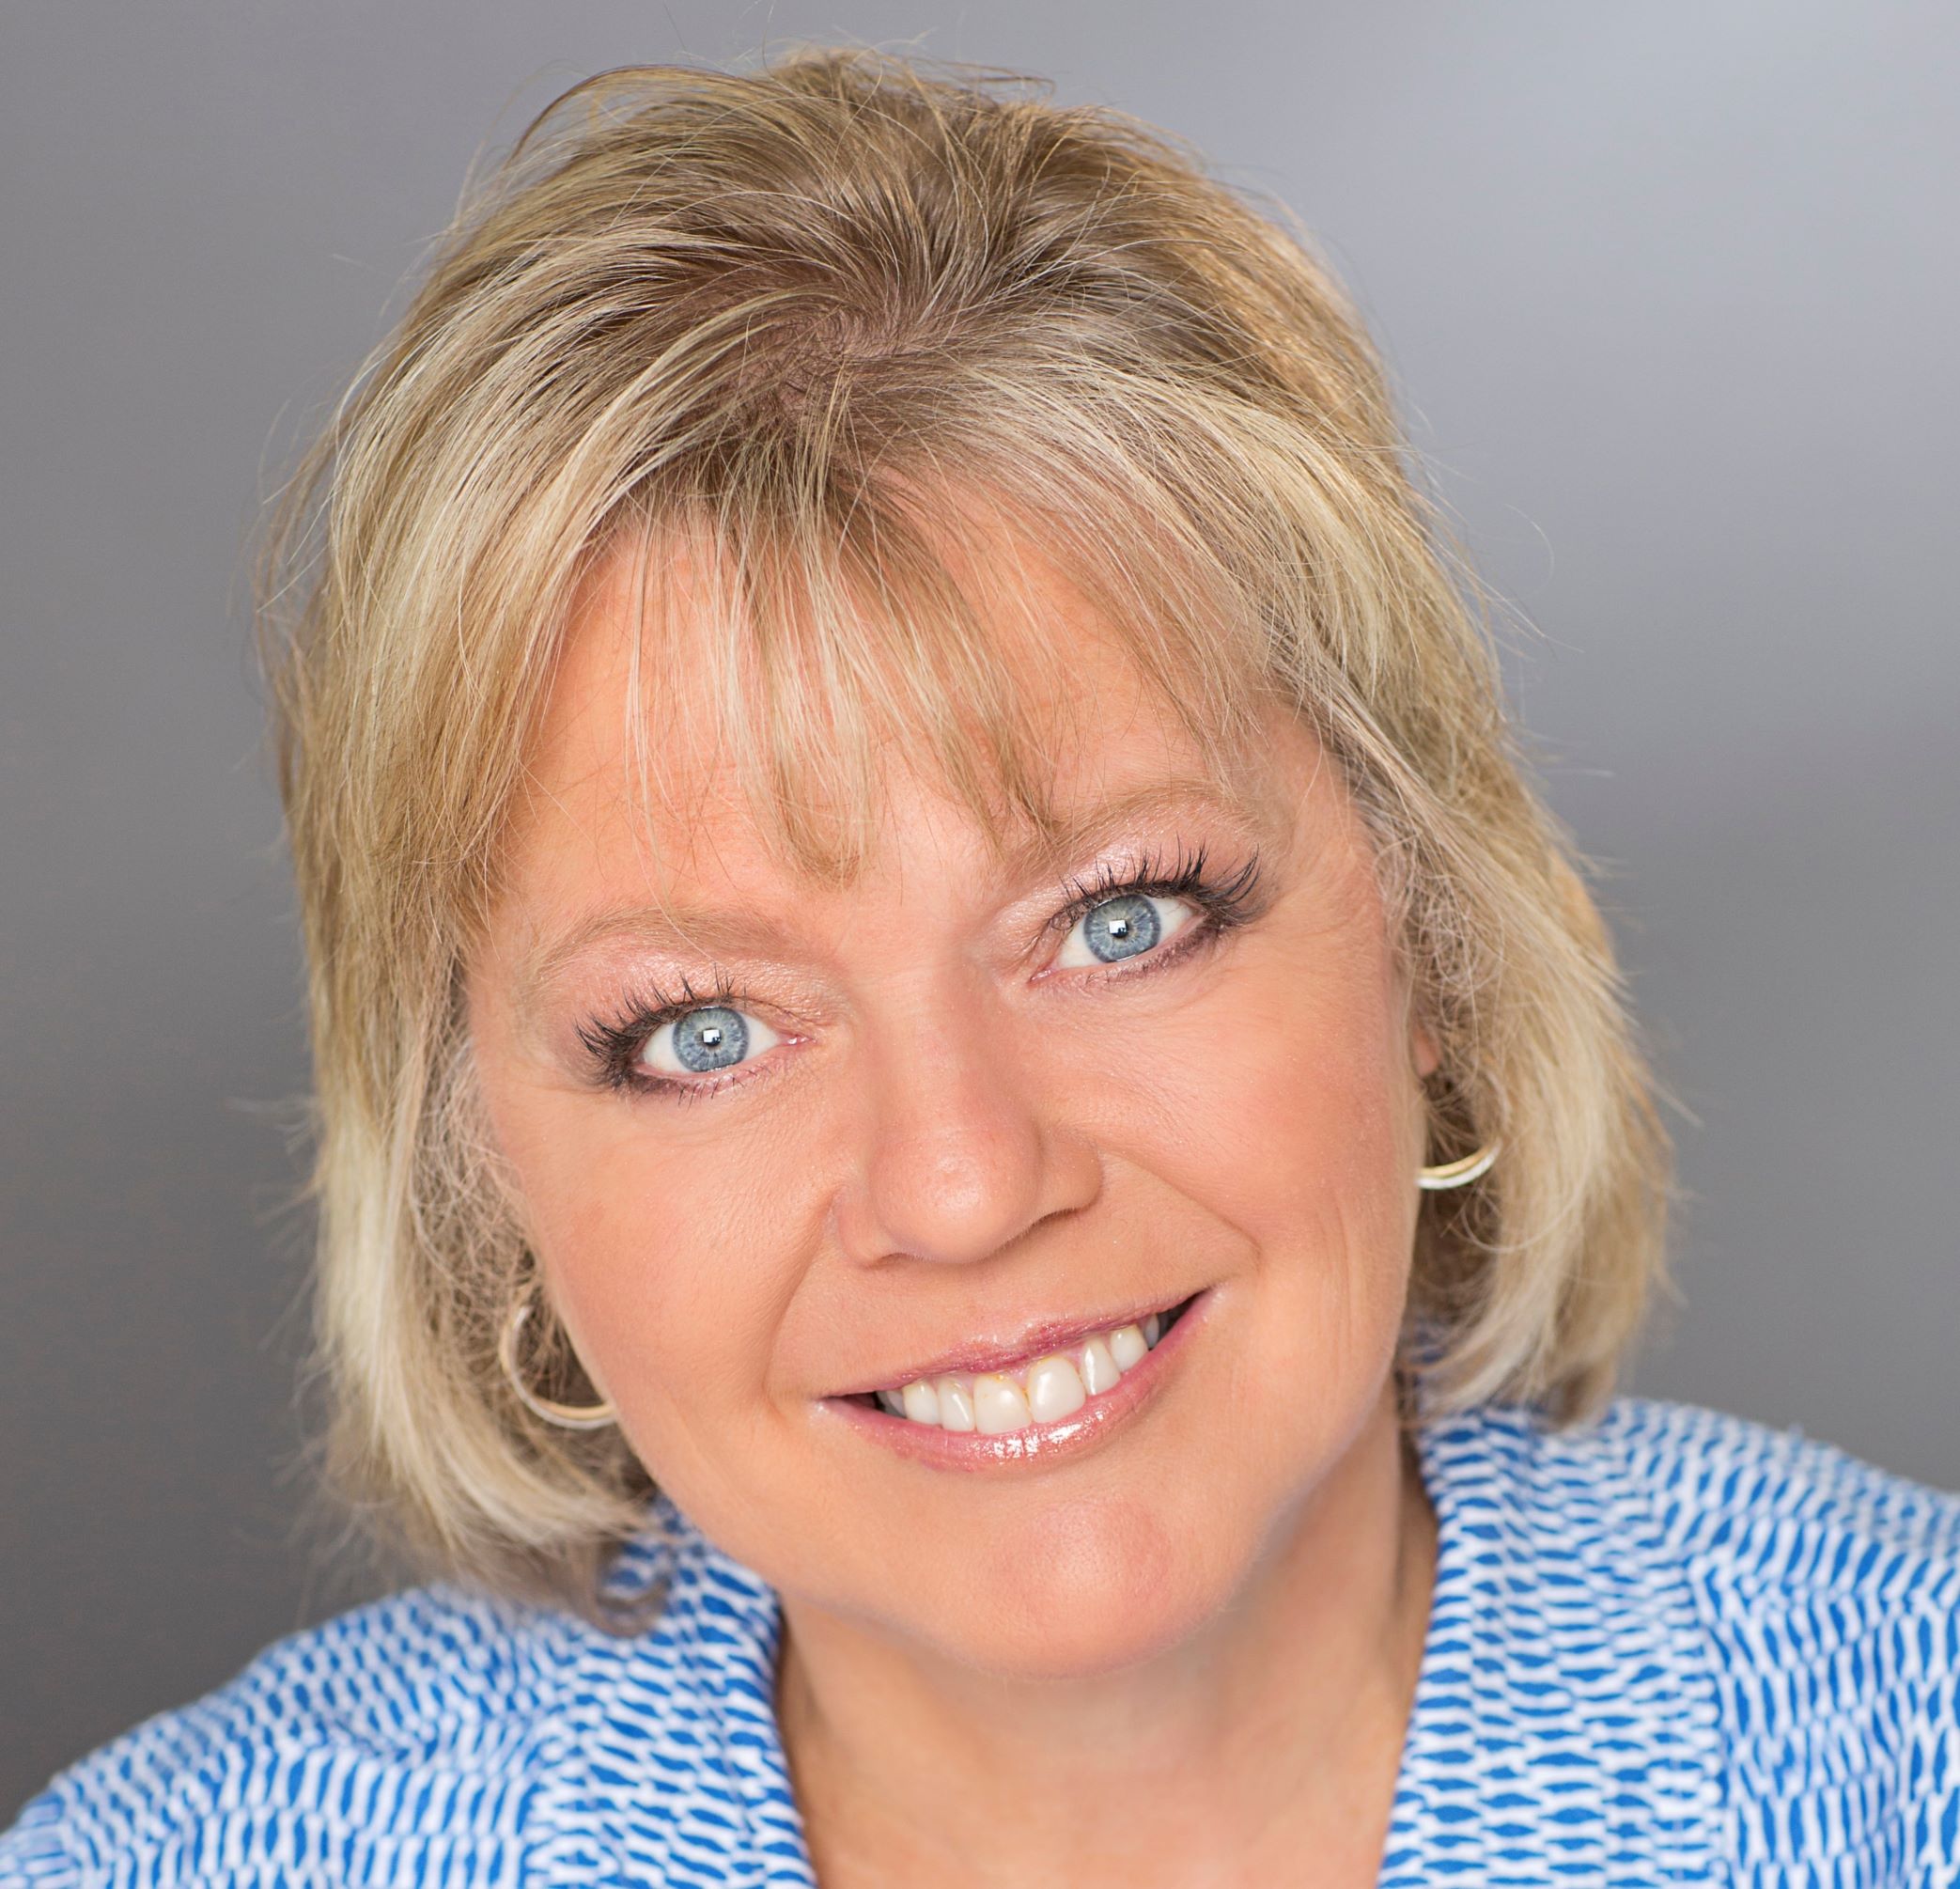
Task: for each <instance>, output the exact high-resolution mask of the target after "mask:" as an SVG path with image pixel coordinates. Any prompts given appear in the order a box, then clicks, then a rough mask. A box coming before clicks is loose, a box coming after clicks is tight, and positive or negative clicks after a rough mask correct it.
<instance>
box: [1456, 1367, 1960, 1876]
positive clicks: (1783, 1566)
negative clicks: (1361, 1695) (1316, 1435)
mask: <svg viewBox="0 0 1960 1889" xmlns="http://www.w3.org/2000/svg"><path fill="white" fill-rule="evenodd" d="M1424 1461H1425V1470H1426V1471H1427V1472H1428V1473H1429V1475H1430V1479H1431V1484H1432V1493H1433V1494H1435V1495H1436V1496H1437V1498H1438V1508H1439V1514H1441V1516H1442V1517H1443V1531H1444V1543H1445V1548H1444V1553H1445V1555H1446V1557H1447V1556H1449V1555H1450V1554H1451V1553H1454V1556H1455V1562H1456V1565H1455V1567H1454V1570H1453V1571H1452V1573H1451V1577H1450V1578H1451V1580H1452V1582H1453V1583H1454V1588H1455V1590H1456V1599H1457V1601H1458V1602H1459V1603H1460V1605H1459V1608H1458V1611H1460V1612H1461V1613H1462V1615H1463V1616H1464V1617H1465V1618H1466V1619H1467V1620H1474V1621H1478V1622H1481V1624H1477V1625H1474V1626H1473V1627H1472V1629H1471V1631H1475V1632H1476V1633H1477V1634H1479V1635H1480V1636H1482V1638H1483V1639H1484V1642H1485V1644H1484V1645H1483V1647H1481V1648H1480V1652H1481V1654H1482V1655H1483V1656H1485V1658H1486V1664H1487V1665H1488V1666H1489V1668H1490V1669H1491V1670H1492V1671H1494V1672H1496V1673H1498V1674H1501V1676H1502V1678H1501V1680H1500V1681H1496V1682H1494V1683H1501V1685H1503V1686H1506V1687H1509V1688H1511V1689H1512V1691H1514V1692H1520V1691H1521V1692H1524V1693H1527V1694H1532V1697H1530V1698H1527V1699H1525V1700H1524V1701H1523V1702H1522V1703H1521V1704H1520V1703H1518V1702H1517V1701H1516V1700H1511V1699H1508V1698H1507V1700H1506V1703H1505V1709H1507V1710H1508V1709H1510V1707H1511V1706H1512V1705H1516V1706H1517V1711H1516V1713H1515V1714H1514V1715H1515V1716H1517V1718H1518V1719H1519V1721H1520V1722H1522V1721H1523V1720H1524V1719H1525V1718H1526V1717H1527V1716H1528V1715H1529V1712H1530V1710H1531V1709H1533V1704H1532V1701H1533V1700H1534V1699H1535V1700H1536V1701H1537V1703H1539V1704H1542V1703H1543V1700H1542V1699H1539V1698H1538V1697H1537V1694H1538V1691H1539V1690H1540V1689H1541V1688H1542V1687H1543V1686H1545V1685H1550V1686H1552V1687H1554V1688H1556V1689H1561V1690H1563V1691H1569V1693H1570V1694H1571V1695H1572V1697H1573V1698H1574V1699H1580V1698H1589V1699H1590V1700H1591V1701H1592V1704H1591V1706H1590V1708H1589V1712H1597V1713H1599V1714H1603V1715H1605V1716H1604V1717H1602V1718H1601V1719H1600V1720H1599V1721H1598V1723H1600V1724H1602V1725H1603V1724H1606V1723H1607V1722H1608V1721H1609V1720H1610V1722H1611V1724H1612V1725H1615V1726H1617V1728H1618V1730H1617V1734H1616V1735H1617V1736H1619V1737H1620V1738H1621V1739H1623V1740H1624V1741H1626V1744H1627V1748H1628V1749H1629V1750H1630V1749H1636V1748H1637V1749H1639V1750H1640V1751H1641V1752H1642V1753H1643V1754H1645V1755H1646V1756H1648V1757H1651V1756H1652V1755H1653V1754H1655V1753H1662V1752H1664V1753H1668V1754H1671V1756H1670V1757H1669V1763H1670V1764H1672V1765H1673V1766H1674V1767H1675V1768H1676V1769H1677V1770H1679V1771H1681V1772H1682V1773H1683V1774H1684V1775H1689V1774H1691V1775H1692V1776H1693V1777H1694V1778H1696V1779H1697V1780H1699V1783H1698V1784H1697V1789H1700V1788H1703V1786H1705V1788H1706V1791H1707V1793H1708V1794H1709V1801H1710V1802H1711V1803H1714V1804H1716V1805H1717V1806H1719V1810H1718V1812H1717V1815H1718V1818H1719V1822H1720V1824H1721V1827H1722V1829H1723V1832H1724V1833H1725V1834H1723V1836H1722V1837H1721V1839H1720V1845H1719V1848H1720V1849H1721V1850H1725V1851H1726V1853H1727V1854H1728V1856H1729V1857H1730V1859H1731V1861H1732V1863H1733V1864H1734V1866H1735V1867H1736V1869H1737V1871H1738V1873H1739V1874H1740V1875H1742V1876H1743V1877H1744V1878H1745V1879H1747V1880H1757V1878H1756V1877H1752V1876H1751V1874H1750V1872H1751V1870H1752V1869H1754V1870H1755V1871H1756V1872H1757V1875H1758V1876H1760V1880H1765V1881H1768V1880H1779V1881H1780V1880H1782V1879H1781V1877H1777V1876H1776V1875H1775V1873H1774V1872H1775V1870H1776V1869H1777V1868H1778V1867H1781V1866H1784V1865H1786V1864H1789V1863H1791V1862H1792V1861H1793V1859H1797V1858H1801V1857H1803V1856H1811V1855H1815V1854H1818V1853H1828V1854H1830V1855H1833V1856H1835V1857H1839V1858H1857V1859H1860V1861H1861V1862H1863V1863H1868V1864H1869V1865H1870V1866H1871V1868H1872V1869H1873V1870H1874V1871H1875V1872H1876V1873H1874V1874H1873V1875H1871V1876H1870V1877H1869V1878H1867V1877H1864V1876H1859V1875H1857V1874H1856V1872H1854V1873H1853V1874H1852V1875H1849V1876H1846V1877H1845V1878H1844V1879H1843V1880H1846V1881H1853V1880H1856V1881H1865V1880H1870V1881H1915V1882H1917V1881H1931V1880H1934V1878H1933V1877H1929V1876H1925V1875H1923V1874H1913V1873H1908V1869H1907V1865H1908V1864H1910V1865H1912V1866H1915V1867H1917V1868H1920V1869H1925V1868H1934V1869H1935V1870H1936V1873H1937V1870H1938V1869H1944V1868H1950V1867H1951V1866H1952V1865H1954V1864H1955V1863H1960V1498H1956V1497H1955V1496H1953V1495H1951V1494H1947V1493H1944V1492H1942V1491H1938V1490H1936V1489H1932V1488H1928V1487H1925V1486H1924V1485H1922V1484H1920V1483H1917V1482H1914V1481H1911V1480H1909V1479H1907V1478H1906V1477H1904V1476H1901V1475H1893V1474H1890V1473H1889V1472H1888V1471H1885V1470H1882V1469H1879V1468H1876V1467H1874V1465H1872V1464H1870V1463H1867V1462H1863V1461H1860V1460H1858V1459H1857V1458H1856V1457H1853V1456H1851V1455H1848V1454H1847V1453H1845V1452H1844V1451H1843V1450H1841V1449H1838V1448H1834V1447H1832V1446H1831V1445H1829V1444H1824V1443H1819V1442H1816V1441H1814V1440H1812V1439H1811V1438H1809V1437H1806V1436H1804V1435H1802V1434H1801V1433H1799V1432H1797V1431H1792V1430H1778V1429H1773V1428H1766V1427H1765V1426H1762V1425H1759V1424H1754V1423H1750V1422H1747V1421H1744V1420H1743V1419H1740V1418H1737V1417H1734V1416H1728V1415H1724V1414H1721V1413H1717V1412H1714V1411H1707V1410H1699V1409H1695V1408H1692V1407H1690V1406H1687V1405H1681V1404H1671V1403H1662V1402H1657V1401H1652V1400H1647V1399H1641V1398H1633V1397H1628V1398H1622V1399H1619V1400H1617V1401H1615V1402H1614V1403H1613V1404H1611V1405H1610V1407H1609V1408H1608V1409H1607V1410H1606V1411H1605V1412H1604V1413H1602V1414H1601V1415H1599V1416H1598V1417H1597V1418H1595V1419H1594V1420H1593V1421H1592V1422H1590V1423H1585V1424H1581V1425H1576V1426H1572V1427H1558V1426H1555V1425H1552V1424H1549V1423H1548V1422H1547V1421H1545V1420H1544V1419H1543V1418H1542V1417H1541V1416H1539V1415H1538V1414H1536V1413H1532V1412H1530V1411H1527V1410H1522V1409H1501V1410H1488V1411H1484V1412H1478V1413H1470V1415H1469V1416H1467V1417H1461V1418H1453V1419H1446V1420H1443V1421H1442V1422H1440V1423H1439V1424H1438V1425H1437V1426H1436V1427H1435V1429H1434V1432H1433V1434H1432V1435H1431V1436H1430V1437H1429V1438H1428V1440H1427V1441H1426V1442H1425V1444H1424ZM1453 1542H1454V1548H1453V1547H1452V1543H1453ZM1439 1578H1440V1577H1439ZM1584 1715H1585V1714H1581V1716H1584ZM1688 1795H1690V1796H1691V1795H1693V1793H1688ZM1765 1872H1766V1873H1765ZM1834 1880H1836V1879H1834ZM1937 1880H1941V1881H1949V1880H1952V1878H1950V1877H1947V1876H1943V1875H1941V1876H1938V1878H1937Z"/></svg>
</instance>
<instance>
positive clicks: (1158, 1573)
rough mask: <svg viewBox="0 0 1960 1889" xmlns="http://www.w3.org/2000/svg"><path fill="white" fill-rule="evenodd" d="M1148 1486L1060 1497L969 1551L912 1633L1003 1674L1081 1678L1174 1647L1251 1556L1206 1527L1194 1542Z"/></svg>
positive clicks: (1233, 1583)
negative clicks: (1013, 1535)
mask: <svg viewBox="0 0 1960 1889" xmlns="http://www.w3.org/2000/svg"><path fill="white" fill-rule="evenodd" d="M1193 1532H1194V1529H1193V1528H1191V1527H1179V1526H1178V1525H1177V1522H1176V1521H1175V1520H1174V1519H1173V1518H1169V1517H1167V1516H1166V1515H1164V1513H1163V1512H1162V1511H1161V1508H1160V1507H1159V1505H1156V1504H1154V1503H1153V1502H1152V1501H1151V1500H1150V1499H1149V1498H1148V1496H1146V1495H1138V1496H1134V1497H1128V1496H1126V1497H1107V1496H1106V1497H1098V1498H1094V1499H1091V1500H1087V1501H1082V1502H1077V1503H1069V1504H1064V1505H1061V1506H1059V1507H1057V1508H1056V1510H1055V1511H1054V1512H1053V1513H1051V1514H1050V1515H1048V1516H1046V1517H1043V1518H1040V1519H1039V1520H1038V1521H1035V1522H1033V1523H1032V1524H1031V1525H1029V1526H1027V1527H1024V1528H1023V1529H1021V1530H1020V1531H1019V1536H1020V1538H1019V1540H1018V1541H1013V1542H1009V1541H1005V1540H999V1539H996V1540H994V1541H991V1542H989V1543H988V1545H987V1546H986V1547H985V1548H984V1549H983V1550H982V1551H980V1552H979V1553H977V1554H974V1555H972V1557H971V1558H970V1559H969V1560H967V1561H966V1563H965V1564H964V1565H963V1566H962V1567H961V1568H960V1569H958V1570H957V1574H956V1576H955V1578H952V1579H949V1581H948V1582H947V1583H946V1585H945V1587H944V1588H943V1589H942V1590H941V1591H943V1592H945V1594H946V1597H947V1598H946V1600H945V1603H944V1604H943V1605H942V1607H941V1608H939V1609H937V1610H935V1616H934V1617H930V1618H923V1617H915V1618H914V1619H913V1620H912V1621H911V1622H910V1631H912V1632H913V1633H915V1634H916V1635H917V1636H918V1637H919V1638H921V1639H923V1640H925V1641H927V1642H929V1643H931V1644H933V1645H934V1646H935V1647H937V1649H938V1650H939V1652H940V1653H941V1656H942V1657H944V1658H946V1659H948V1660H951V1661H954V1662H956V1663H959V1664H961V1665H965V1666H968V1667H970V1668H972V1669H973V1670H974V1671H978V1672H984V1673H988V1674H991V1675H993V1676H995V1677H997V1678H1015V1679H1043V1678H1050V1679H1069V1678H1093V1677H1096V1676H1097V1675H1100V1674H1107V1673H1113V1672H1118V1671H1120V1670H1122V1669H1123V1668H1124V1667H1127V1666H1133V1665H1137V1664H1139V1663H1143V1662H1146V1661H1149V1660H1151V1659H1154V1658H1156V1657H1158V1656H1159V1655H1162V1654H1164V1653H1167V1652H1170V1651H1172V1650H1173V1649H1174V1648H1175V1647H1178V1646H1180V1645H1182V1644H1183V1643H1185V1642H1186V1641H1187V1640H1189V1639H1190V1638H1191V1636H1192V1635H1193V1634H1195V1633H1197V1632H1199V1631H1202V1629H1203V1628H1204V1627H1205V1625H1206V1622H1207V1621H1208V1620H1210V1619H1211V1618H1212V1617H1213V1616H1216V1615H1217V1614H1218V1613H1219V1612H1220V1611H1221V1609H1222V1608H1223V1607H1225V1606H1226V1605H1227V1604H1228V1603H1229V1602H1230V1600H1231V1599H1232V1597H1233V1595H1234V1594H1235V1593H1236V1592H1237V1590H1238V1588H1239V1587H1240V1586H1241V1585H1242V1584H1243V1581H1244V1579H1245V1577H1246V1574H1247V1572H1248V1571H1249V1567H1250V1562H1251V1558H1252V1556H1251V1553H1250V1548H1248V1552H1247V1553H1244V1554H1243V1555H1241V1554H1238V1553H1235V1552H1234V1544H1232V1543H1231V1542H1229V1541H1228V1540H1227V1539H1225V1538H1222V1537H1221V1534H1220V1533H1219V1532H1218V1531H1216V1530H1212V1531H1209V1533H1208V1539H1209V1544H1210V1552H1208V1553H1202V1554H1201V1553H1194V1552H1193V1548H1192V1541H1191V1537H1192V1534H1193Z"/></svg>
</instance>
